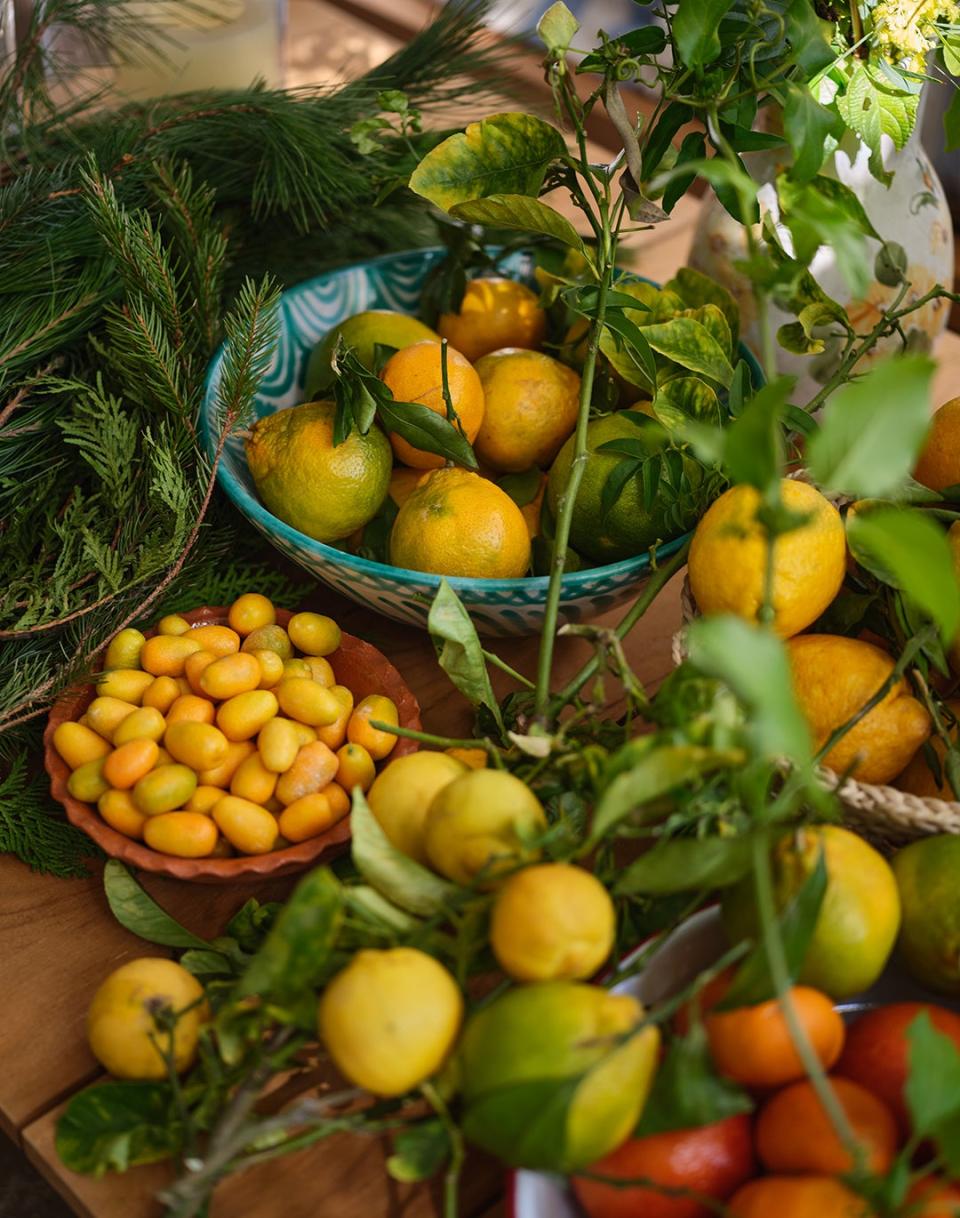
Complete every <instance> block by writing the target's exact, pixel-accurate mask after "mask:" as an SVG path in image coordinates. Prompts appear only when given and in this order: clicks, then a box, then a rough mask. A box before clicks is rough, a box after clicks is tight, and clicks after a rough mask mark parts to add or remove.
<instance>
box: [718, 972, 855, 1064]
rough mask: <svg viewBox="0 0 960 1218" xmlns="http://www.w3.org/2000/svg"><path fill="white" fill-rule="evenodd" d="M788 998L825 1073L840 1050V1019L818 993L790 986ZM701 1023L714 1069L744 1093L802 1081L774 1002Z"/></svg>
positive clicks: (722, 1013)
mask: <svg viewBox="0 0 960 1218" xmlns="http://www.w3.org/2000/svg"><path fill="white" fill-rule="evenodd" d="M790 995H791V997H792V999H793V1006H794V1010H795V1011H796V1013H797V1018H798V1019H799V1020H800V1022H801V1024H802V1025H803V1027H804V1029H805V1030H806V1033H807V1036H808V1038H809V1040H810V1042H811V1044H812V1046H813V1049H814V1052H815V1053H816V1055H817V1057H819V1058H820V1061H821V1062H822V1063H823V1065H824V1066H825V1067H826V1068H827V1069H828V1070H829V1068H830V1067H831V1066H832V1065H833V1064H834V1062H835V1061H836V1060H837V1058H838V1057H839V1056H840V1051H841V1050H842V1048H843V1034H844V1028H843V1020H842V1018H841V1017H840V1015H839V1013H838V1012H837V1011H835V1010H834V1007H833V1003H832V1002H831V1001H830V999H829V998H828V997H827V996H826V994H821V993H820V991H819V990H813V989H810V988H809V986H805V985H795V986H794V987H793V988H792V989H791V991H790ZM703 1022H704V1027H705V1028H706V1032H707V1039H708V1041H709V1043H710V1054H711V1056H712V1057H713V1062H714V1065H715V1066H716V1067H717V1069H718V1070H719V1071H720V1073H721V1074H725V1075H726V1076H727V1078H732V1079H733V1080H734V1081H735V1082H738V1083H743V1085H744V1086H746V1087H780V1086H782V1085H783V1084H784V1083H792V1082H793V1081H794V1079H798V1078H802V1077H803V1076H804V1068H803V1063H802V1062H801V1060H800V1057H799V1055H798V1053H797V1050H796V1048H795V1047H794V1044H793V1039H792V1037H791V1036H790V1029H789V1027H788V1026H787V1020H786V1018H785V1016H784V1014H783V1010H782V1008H781V1005H780V1002H779V1000H778V999H776V998H771V999H770V1000H769V1001H768V1002H761V1003H758V1004H757V1005H756V1006H751V1007H738V1008H736V1009H735V1010H732V1011H711V1012H710V1013H709V1014H708V1015H707V1016H706V1017H705V1018H704V1021H703Z"/></svg>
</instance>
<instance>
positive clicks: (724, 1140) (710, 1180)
mask: <svg viewBox="0 0 960 1218" xmlns="http://www.w3.org/2000/svg"><path fill="white" fill-rule="evenodd" d="M590 1170H591V1172H593V1173H595V1174H596V1175H599V1176H610V1177H612V1178H616V1179H623V1180H639V1179H644V1180H649V1181H651V1184H654V1185H657V1184H658V1185H660V1186H661V1188H664V1189H670V1190H674V1189H678V1190H688V1191H689V1192H692V1193H698V1194H700V1196H702V1197H709V1198H712V1199H715V1200H717V1201H725V1200H726V1198H727V1197H729V1196H730V1194H731V1193H732V1192H734V1191H735V1190H736V1189H737V1188H739V1187H740V1185H741V1184H743V1183H744V1182H745V1181H746V1180H749V1179H750V1177H751V1176H752V1175H753V1172H754V1159H753V1145H752V1139H751V1136H750V1120H749V1118H748V1117H745V1116H734V1117H728V1118H727V1119H726V1120H725V1121H717V1122H716V1124H713V1125H704V1126H702V1127H701V1128H699V1129H681V1130H677V1131H676V1132H672V1133H657V1134H651V1135H650V1136H649V1137H646V1138H631V1139H629V1141H627V1142H624V1143H623V1145H622V1146H620V1147H618V1148H617V1149H616V1150H615V1151H614V1152H613V1153H612V1154H609V1155H607V1156H606V1157H605V1158H603V1159H601V1160H600V1161H599V1162H597V1163H594V1164H593V1165H592V1166H591V1168H590ZM572 1183H573V1191H574V1192H575V1193H576V1195H577V1200H578V1201H579V1202H580V1204H581V1206H582V1207H583V1209H584V1210H585V1212H586V1214H587V1215H588V1218H638V1216H639V1215H641V1214H642V1215H643V1218H710V1215H711V1214H712V1213H713V1212H714V1211H713V1210H711V1209H708V1208H707V1206H706V1205H704V1204H702V1203H701V1202H700V1201H698V1200H697V1199H696V1198H694V1197H684V1196H671V1195H669V1194H668V1193H666V1192H658V1191H657V1190H656V1189H655V1188H653V1187H651V1188H636V1187H634V1188H618V1187H617V1186H616V1185H613V1184H603V1183H601V1182H600V1181H599V1180H587V1179H581V1178H579V1177H577V1176H574V1178H573V1181H572Z"/></svg>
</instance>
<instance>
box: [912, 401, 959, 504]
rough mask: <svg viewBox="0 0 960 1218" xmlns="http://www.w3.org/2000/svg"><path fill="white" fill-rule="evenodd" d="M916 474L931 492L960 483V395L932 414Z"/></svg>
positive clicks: (914, 472) (915, 476)
mask: <svg viewBox="0 0 960 1218" xmlns="http://www.w3.org/2000/svg"><path fill="white" fill-rule="evenodd" d="M913 476H914V478H916V480H917V481H918V482H922V483H923V485H924V486H929V487H930V489H931V490H932V491H944V490H946V489H947V487H948V486H956V485H957V483H960V398H951V399H950V401H949V402H945V403H944V404H943V405H942V406H941V407H940V409H939V410H938V411H937V413H936V414H935V415H934V416H933V421H932V423H931V425H930V431H929V432H928V433H927V439H926V443H925V444H924V446H923V450H922V452H921V453H920V457H919V458H918V460H917V466H916V469H915V470H914V471H913Z"/></svg>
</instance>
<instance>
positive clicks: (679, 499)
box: [546, 410, 704, 563]
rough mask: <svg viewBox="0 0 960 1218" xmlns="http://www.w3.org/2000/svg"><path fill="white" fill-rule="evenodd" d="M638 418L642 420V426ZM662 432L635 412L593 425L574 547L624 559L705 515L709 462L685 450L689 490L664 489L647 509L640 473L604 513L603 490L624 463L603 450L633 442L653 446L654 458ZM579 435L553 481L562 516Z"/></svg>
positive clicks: (551, 496) (554, 503) (551, 492)
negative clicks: (702, 490)
mask: <svg viewBox="0 0 960 1218" xmlns="http://www.w3.org/2000/svg"><path fill="white" fill-rule="evenodd" d="M637 420H639V421H640V425H639V426H638V424H637ZM660 434H661V433H660V431H659V429H658V428H657V426H656V425H655V424H653V422H652V421H651V420H650V419H649V418H647V416H646V415H636V414H632V413H631V412H629V411H625V410H622V411H618V412H617V413H616V414H609V415H604V416H603V417H601V418H599V419H594V420H593V421H592V422H591V423H590V424H589V425H588V426H587V451H588V452H589V454H590V455H589V457H588V459H587V464H586V467H585V469H584V474H583V479H582V480H581V482H580V489H579V490H578V492H577V501H576V504H575V505H574V509H573V520H572V522H571V525H570V545H571V546H572V547H573V549H575V550H576V551H577V552H578V553H580V554H585V555H587V556H588V557H589V558H592V559H595V560H596V561H597V562H604V563H610V562H619V561H620V560H621V559H624V558H633V557H634V556H635V555H637V554H642V553H643V552H644V551H645V550H648V549H649V548H650V547H651V546H653V545H656V544H657V543H658V542H661V541H668V540H670V539H672V538H674V537H679V536H680V534H681V533H683V532H684V530H686V529H688V528H690V527H691V526H692V525H693V523H694V521H695V520H696V519H697V516H698V515H699V514H700V511H701V509H702V504H700V503H699V502H698V499H697V489H698V488H699V487H700V486H701V484H702V480H703V477H704V469H703V466H702V465H700V464H699V462H697V461H695V460H694V459H693V458H692V457H690V456H689V455H688V454H687V453H682V454H679V460H680V462H681V463H682V467H683V473H684V476H685V479H686V482H687V483H688V489H687V490H686V491H685V492H684V494H683V495H680V496H673V497H671V496H669V495H668V494H667V493H666V492H665V491H664V490H663V489H662V488H661V491H660V493H659V494H658V496H657V498H656V501H655V503H654V504H653V505H652V506H651V507H647V506H645V504H644V501H643V495H644V492H643V486H642V485H641V483H640V481H639V480H638V479H637V478H636V477H632V478H630V479H628V481H627V483H626V485H625V486H624V488H623V490H622V491H621V492H620V495H619V497H618V498H617V500H616V502H615V503H614V504H613V507H612V508H611V509H610V510H609V512H607V513H606V514H605V513H604V511H603V488H604V484H605V483H606V481H607V478H608V477H609V476H610V474H611V473H612V471H613V470H614V469H615V468H616V467H617V466H618V465H619V464H620V463H621V462H622V461H623V459H624V458H623V457H622V456H621V455H620V454H618V453H599V452H597V451H596V450H597V449H598V448H599V447H600V446H601V445H603V444H607V443H609V442H611V441H616V440H621V441H623V440H627V441H631V442H632V443H634V444H636V443H639V444H641V445H643V446H645V448H646V447H648V448H649V452H650V455H651V456H652V455H653V454H654V453H655V452H656V451H657V450H658V448H659V446H660V441H659V436H660ZM574 445H575V437H574V436H571V437H570V438H569V439H568V440H567V442H566V443H565V444H564V446H563V447H562V448H561V449H560V452H559V453H558V454H557V458H556V460H555V461H554V463H553V466H552V467H551V469H550V476H549V479H548V481H547V499H546V502H547V506H548V507H549V509H550V511H551V512H552V513H553V515H554V517H556V515H557V511H558V509H559V502H560V496H561V495H562V494H563V493H564V491H565V490H566V486H567V481H568V479H569V477H570V467H571V465H572V464H573V451H574Z"/></svg>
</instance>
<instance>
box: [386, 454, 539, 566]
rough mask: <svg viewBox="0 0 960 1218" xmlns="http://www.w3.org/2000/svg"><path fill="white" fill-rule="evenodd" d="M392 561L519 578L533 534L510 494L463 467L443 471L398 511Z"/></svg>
mask: <svg viewBox="0 0 960 1218" xmlns="http://www.w3.org/2000/svg"><path fill="white" fill-rule="evenodd" d="M390 561H391V562H392V563H393V565H394V566H395V567H406V568H407V569H408V570H411V571H432V572H434V573H435V574H437V575H459V576H462V577H466V578H468V579H519V578H520V577H521V576H522V575H524V574H526V571H527V568H528V567H529V565H530V534H529V533H528V531H527V522H526V521H525V520H524V518H523V513H522V512H521V511H520V509H519V508H518V507H517V505H516V504H515V503H514V502H513V500H512V499H511V498H510V496H509V495H508V494H507V493H506V491H502V490H501V489H500V487H499V486H496V485H495V484H494V483H492V482H490V481H488V479H486V478H481V477H480V475H479V474H472V473H470V472H469V471H467V470H465V469H441V470H437V471H436V472H435V473H433V474H431V476H430V477H429V478H427V479H425V481H424V482H423V483H422V484H421V485H420V486H418V487H417V488H416V490H415V491H414V492H413V493H412V494H411V495H410V496H409V497H408V498H407V500H406V501H405V503H404V504H403V506H402V507H401V508H400V511H399V512H398V513H397V518H396V520H395V521H394V522H393V531H392V533H391V534H390Z"/></svg>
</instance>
